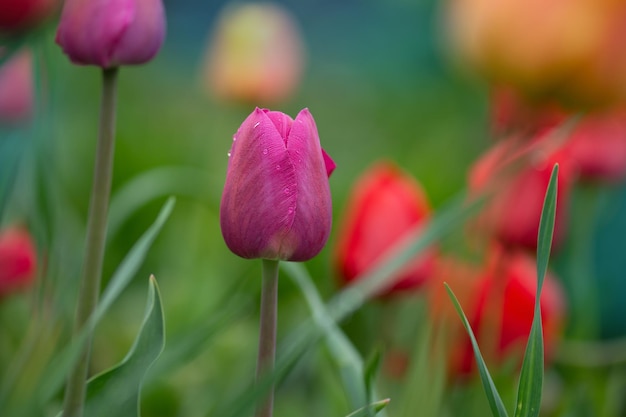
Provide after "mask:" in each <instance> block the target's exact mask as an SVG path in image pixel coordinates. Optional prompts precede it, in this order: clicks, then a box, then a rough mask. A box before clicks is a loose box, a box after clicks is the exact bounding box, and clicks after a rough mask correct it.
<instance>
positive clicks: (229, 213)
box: [220, 108, 334, 261]
mask: <svg viewBox="0 0 626 417" xmlns="http://www.w3.org/2000/svg"><path fill="white" fill-rule="evenodd" d="M331 162H332V161H331V160H330V158H329V157H328V156H327V155H326V156H325V155H324V151H323V150H322V148H321V146H320V141H319V136H318V133H317V127H316V125H315V120H313V116H311V113H309V111H308V109H304V110H302V111H300V113H298V115H297V116H296V118H295V120H293V119H291V117H289V116H288V115H286V114H284V113H281V112H275V111H269V110H262V109H259V108H257V109H255V110H254V111H253V112H252V114H250V116H248V117H247V118H246V120H245V121H244V122H243V124H242V125H241V127H240V128H239V130H238V131H237V133H236V134H235V136H234V137H233V144H232V148H231V150H230V152H229V160H228V170H227V172H226V183H225V185H224V193H223V194H222V202H221V207H220V223H221V227H222V234H223V236H224V240H225V241H226V245H227V246H228V247H229V248H230V250H231V251H233V252H234V253H235V254H237V255H239V256H241V257H243V258H249V259H252V258H264V259H277V260H286V261H306V260H308V259H311V258H312V257H314V256H315V255H317V254H318V253H319V252H320V250H322V248H323V247H324V245H325V244H326V240H327V239H328V235H329V234H330V227H331V220H332V206H331V197H330V186H329V184H328V175H329V172H330V171H332V168H334V163H332V164H331Z"/></svg>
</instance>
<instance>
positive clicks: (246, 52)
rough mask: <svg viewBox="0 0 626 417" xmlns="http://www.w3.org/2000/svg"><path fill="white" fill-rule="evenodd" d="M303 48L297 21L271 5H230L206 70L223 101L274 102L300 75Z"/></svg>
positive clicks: (282, 97)
mask: <svg viewBox="0 0 626 417" xmlns="http://www.w3.org/2000/svg"><path fill="white" fill-rule="evenodd" d="M303 61H304V45H303V41H302V36H301V34H300V31H299V28H298V27H297V25H296V23H295V19H294V18H293V17H292V16H291V14H290V13H288V12H287V11H286V10H284V9H283V8H282V7H281V6H279V5H276V4H271V3H242V4H233V5H229V6H228V7H227V8H226V9H225V10H224V11H223V12H222V13H221V14H220V17H219V18H218V23H217V27H216V29H215V31H214V33H213V35H212V38H211V41H210V44H209V50H208V54H207V58H206V63H205V67H204V72H203V75H202V76H203V82H204V84H205V86H206V88H207V90H208V91H209V92H210V93H211V94H213V95H215V96H216V97H217V98H219V99H223V100H227V101H234V102H244V103H263V104H267V105H270V104H274V103H277V102H280V101H282V100H285V99H287V98H288V97H289V96H290V95H291V94H292V93H293V91H294V90H295V88H296V87H297V85H298V83H299V81H300V78H301V76H302V70H303Z"/></svg>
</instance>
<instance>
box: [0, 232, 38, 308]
mask: <svg viewBox="0 0 626 417" xmlns="http://www.w3.org/2000/svg"><path fill="white" fill-rule="evenodd" d="M36 270H37V253H36V251H35V245H34V243H33V241H32V239H31V236H30V234H29V233H28V232H27V231H26V230H25V229H23V228H22V227H19V226H12V227H7V228H5V229H4V230H2V231H0V299H2V298H4V297H7V296H9V295H10V294H12V293H14V292H16V291H19V290H22V289H25V288H28V287H29V286H30V285H31V284H32V282H33V280H34V278H35V272H36Z"/></svg>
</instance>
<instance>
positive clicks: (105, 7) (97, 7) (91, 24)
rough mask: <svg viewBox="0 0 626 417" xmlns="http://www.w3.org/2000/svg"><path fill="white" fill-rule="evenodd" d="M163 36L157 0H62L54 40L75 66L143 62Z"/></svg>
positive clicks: (160, 7)
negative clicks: (63, 4) (59, 19)
mask: <svg viewBox="0 0 626 417" xmlns="http://www.w3.org/2000/svg"><path fill="white" fill-rule="evenodd" d="M164 37H165V11H164V9H163V3H162V2H161V0H66V2H65V6H64V8H63V13H62V15H61V21H60V23H59V28H58V31H57V36H56V42H57V43H58V44H59V45H60V46H61V48H63V51H64V52H65V54H66V55H67V56H68V57H69V58H70V60H71V61H72V62H73V63H75V64H79V65H97V66H100V67H103V68H110V67H115V66H119V65H135V64H143V63H145V62H147V61H149V60H151V59H152V58H153V57H154V56H155V55H156V53H157V52H158V51H159V48H160V47H161V44H162V43H163V39H164Z"/></svg>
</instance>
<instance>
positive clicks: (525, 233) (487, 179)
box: [469, 138, 576, 250]
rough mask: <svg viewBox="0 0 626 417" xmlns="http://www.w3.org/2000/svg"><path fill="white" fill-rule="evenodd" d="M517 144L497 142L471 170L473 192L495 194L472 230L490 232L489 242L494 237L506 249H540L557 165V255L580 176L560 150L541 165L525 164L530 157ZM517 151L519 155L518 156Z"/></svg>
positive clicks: (535, 163) (543, 159)
mask: <svg viewBox="0 0 626 417" xmlns="http://www.w3.org/2000/svg"><path fill="white" fill-rule="evenodd" d="M515 139H516V138H511V142H508V141H502V142H499V143H497V144H496V146H494V147H492V148H491V149H490V150H488V151H487V152H486V153H485V154H484V155H483V156H482V157H480V158H479V159H478V161H476V162H475V163H474V165H473V166H472V167H471V170H470V174H469V188H470V191H471V192H472V193H480V192H482V191H484V190H486V189H488V188H489V187H490V186H492V187H493V188H492V190H491V191H493V195H490V196H489V197H488V198H489V199H488V201H487V202H486V205H485V207H484V209H483V212H482V214H481V215H479V216H478V218H477V223H476V224H472V227H471V231H472V233H487V235H488V236H486V237H487V238H488V239H491V237H495V238H496V239H497V240H499V241H500V242H501V243H503V244H505V245H507V246H512V247H525V248H528V249H536V248H537V233H538V232H539V220H540V218H541V210H542V208H543V201H544V197H545V194H546V190H547V188H548V183H549V182H550V176H551V174H552V168H553V166H554V164H555V163H559V165H560V168H561V169H560V170H559V183H558V189H557V206H556V207H557V208H556V220H555V225H554V239H553V243H552V247H553V249H555V250H556V249H557V248H558V247H559V246H560V245H561V243H562V242H563V240H564V238H565V233H566V226H567V216H568V212H569V196H570V193H571V188H572V185H573V183H574V180H575V177H576V169H575V165H574V164H573V163H572V159H571V158H570V157H569V156H567V155H565V154H563V152H561V151H560V150H556V151H553V152H552V153H551V154H549V155H548V156H545V157H542V158H539V160H538V161H535V160H533V158H526V159H523V157H524V156H526V157H527V156H529V154H528V153H525V151H524V150H522V151H519V150H517V148H516V146H515V143H514V142H516V140H515ZM538 140H546V139H538ZM530 146H532V144H531V145H530ZM516 152H521V154H520V155H515V153H516ZM511 155H513V156H511ZM520 164H521V166H520ZM481 237H482V236H481Z"/></svg>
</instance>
